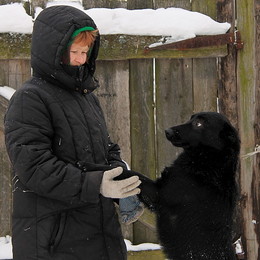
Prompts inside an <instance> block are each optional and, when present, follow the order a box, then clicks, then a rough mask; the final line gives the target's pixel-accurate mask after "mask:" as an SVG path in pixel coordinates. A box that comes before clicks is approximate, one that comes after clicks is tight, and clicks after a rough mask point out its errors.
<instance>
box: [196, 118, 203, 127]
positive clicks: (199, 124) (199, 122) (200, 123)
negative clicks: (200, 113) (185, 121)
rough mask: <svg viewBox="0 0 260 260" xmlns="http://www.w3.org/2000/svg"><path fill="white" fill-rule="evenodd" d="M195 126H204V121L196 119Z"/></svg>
mask: <svg viewBox="0 0 260 260" xmlns="http://www.w3.org/2000/svg"><path fill="white" fill-rule="evenodd" d="M194 126H195V127H197V128H200V127H202V126H203V123H202V122H201V121H200V120H196V121H194Z"/></svg>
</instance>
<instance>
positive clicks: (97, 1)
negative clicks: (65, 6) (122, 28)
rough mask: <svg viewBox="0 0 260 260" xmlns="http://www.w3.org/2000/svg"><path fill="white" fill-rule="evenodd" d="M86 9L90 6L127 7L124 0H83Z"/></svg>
mask: <svg viewBox="0 0 260 260" xmlns="http://www.w3.org/2000/svg"><path fill="white" fill-rule="evenodd" d="M82 5H83V7H84V9H89V8H101V7H102V8H126V5H127V1H124V0H82Z"/></svg>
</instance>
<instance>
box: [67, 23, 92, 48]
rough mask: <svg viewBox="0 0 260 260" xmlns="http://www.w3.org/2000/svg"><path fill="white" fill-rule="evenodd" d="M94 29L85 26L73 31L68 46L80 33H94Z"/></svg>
mask: <svg viewBox="0 0 260 260" xmlns="http://www.w3.org/2000/svg"><path fill="white" fill-rule="evenodd" d="M95 30H96V29H95V28H93V27H91V26H86V27H82V28H79V29H77V30H76V31H74V33H73V34H72V35H71V37H70V41H69V43H68V46H70V45H71V44H72V43H73V41H74V39H75V38H76V36H78V35H79V34H80V33H81V32H84V31H95Z"/></svg>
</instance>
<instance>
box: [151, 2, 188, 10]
mask: <svg viewBox="0 0 260 260" xmlns="http://www.w3.org/2000/svg"><path fill="white" fill-rule="evenodd" d="M154 2H155V4H154V8H155V9H157V8H168V7H176V8H183V9H186V10H190V9H191V1H190V0H155V1H154Z"/></svg>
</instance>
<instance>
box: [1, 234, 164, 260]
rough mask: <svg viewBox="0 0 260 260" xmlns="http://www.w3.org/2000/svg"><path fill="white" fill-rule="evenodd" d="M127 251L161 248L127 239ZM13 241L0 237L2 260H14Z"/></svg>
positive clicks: (156, 245) (7, 237)
mask: <svg viewBox="0 0 260 260" xmlns="http://www.w3.org/2000/svg"><path fill="white" fill-rule="evenodd" d="M125 244H126V248H127V251H143V250H158V249H161V246H160V245H158V244H153V243H144V244H140V245H133V244H132V243H131V242H130V241H129V240H127V239H125ZM12 258H13V254H12V239H11V237H10V236H6V237H0V259H12Z"/></svg>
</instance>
